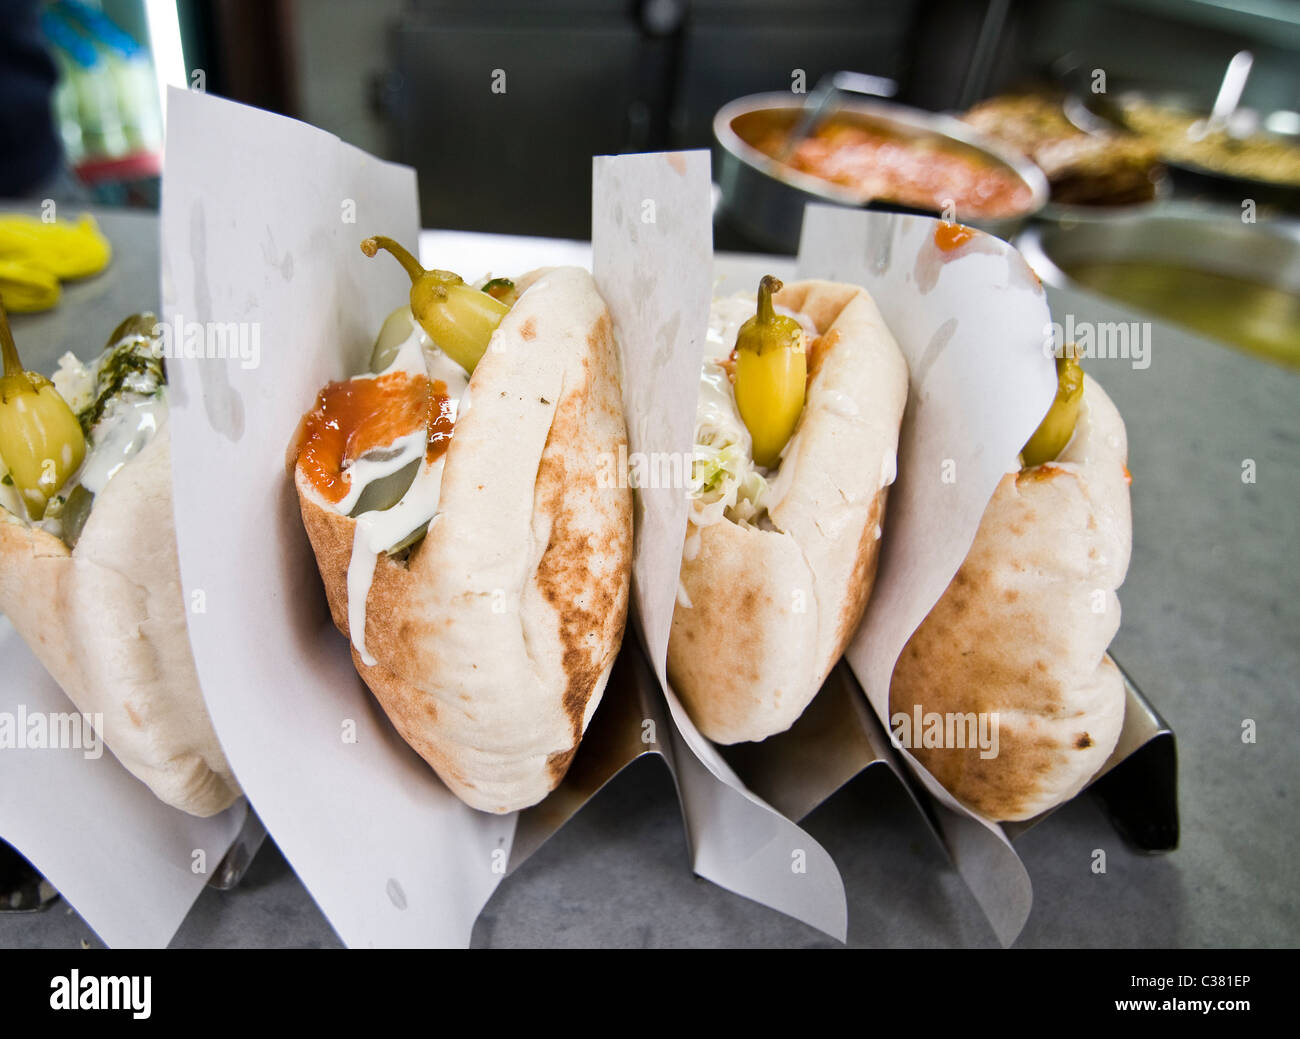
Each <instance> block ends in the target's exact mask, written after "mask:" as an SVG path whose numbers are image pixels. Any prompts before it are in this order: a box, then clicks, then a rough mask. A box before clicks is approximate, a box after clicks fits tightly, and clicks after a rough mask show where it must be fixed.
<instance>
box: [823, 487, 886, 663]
mask: <svg viewBox="0 0 1300 1039" xmlns="http://www.w3.org/2000/svg"><path fill="white" fill-rule="evenodd" d="M887 493H888V492H887V490H886V488H884V487H882V488H881V489H880V490H879V491H878V492H877V493H876V498H875V501H873V502H872V503H871V512H870V513H869V514H868V516H867V521H866V523H864V524H863V525H862V534H861V536H860V537H859V538H858V552H857V555H856V557H854V560H853V576H852V578H851V581H850V584H849V587H850V589H851V593H850V595H849V597H848V599H847V600H846V601H845V603H844V609H843V611H842V612H841V613H840V618H839V630H838V631H837V632H836V635H835V640H836V644H837V646H836V650H835V655H836V656H837V657H838V656H839V655H840V654H841V653H842V652H844V648H845V646H847V645H848V644H849V639H851V638H852V637H853V633H854V632H855V631H856V630H857V628H858V624H859V622H860V621H861V620H862V614H863V612H864V611H865V610H866V608H867V600H868V599H869V598H870V596H871V586H872V584H873V583H874V582H875V579H876V566H877V564H878V563H879V562H880V539H879V538H877V537H876V527H877V526H883V522H884V521H883V516H884V510H885V498H886V495H887Z"/></svg>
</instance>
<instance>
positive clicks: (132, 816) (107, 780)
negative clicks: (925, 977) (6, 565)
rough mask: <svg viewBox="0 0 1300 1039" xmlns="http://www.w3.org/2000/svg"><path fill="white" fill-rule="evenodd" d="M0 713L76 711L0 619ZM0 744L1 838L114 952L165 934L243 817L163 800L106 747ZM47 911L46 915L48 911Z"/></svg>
mask: <svg viewBox="0 0 1300 1039" xmlns="http://www.w3.org/2000/svg"><path fill="white" fill-rule="evenodd" d="M0 659H3V660H4V662H5V664H4V677H3V678H2V679H0V712H4V713H6V714H9V715H11V716H14V717H15V718H16V717H17V715H18V712H19V709H20V708H26V711H27V714H28V716H29V717H30V716H31V715H33V714H36V713H37V712H40V713H42V714H47V715H48V714H64V713H75V712H76V711H77V708H76V706H75V705H74V704H73V703H72V701H71V700H69V699H68V697H67V696H66V695H65V694H64V692H63V690H62V689H60V688H59V686H58V684H57V683H56V682H55V681H54V679H52V678H51V677H50V676H49V674H48V673H47V672H46V671H45V668H43V667H42V666H41V664H40V662H39V661H38V660H37V659H36V658H35V657H34V656H33V655H32V653H31V651H30V650H29V649H28V648H27V645H26V644H25V643H24V642H23V640H22V639H21V638H19V636H18V633H17V632H16V631H14V629H13V627H12V625H10V623H9V621H8V620H6V619H5V618H4V617H3V616H0ZM100 746H101V748H102V750H103V753H102V754H101V755H100V756H99V757H98V758H87V757H86V756H85V755H84V754H83V753H82V751H81V750H78V749H75V748H60V749H16V748H14V747H7V748H3V749H0V837H3V838H4V839H5V840H6V841H8V842H9V843H10V844H12V845H13V846H14V847H15V848H17V849H18V850H19V851H20V852H22V853H23V855H25V856H26V857H27V859H28V861H30V862H31V864H32V865H33V866H35V867H36V869H38V870H39V871H40V872H41V874H42V875H44V876H45V877H46V878H47V879H48V880H49V881H50V883H51V884H53V885H54V886H55V888H57V889H58V891H59V893H60V894H61V895H62V896H63V897H64V899H66V900H67V902H68V904H69V905H71V906H73V907H74V908H75V909H76V910H77V912H78V913H80V914H81V918H82V919H83V920H85V921H86V923H87V924H88V925H89V926H90V927H91V929H92V930H93V931H94V932H95V933H96V934H97V935H98V936H99V937H100V939H101V940H103V942H104V944H106V945H108V946H111V947H113V948H159V947H162V946H165V945H166V944H167V943H168V942H170V941H171V939H172V937H173V936H174V935H175V934H176V931H177V929H178V928H179V927H180V925H181V922H182V921H183V920H184V919H185V916H186V914H187V913H189V911H190V907H191V906H193V904H194V901H195V899H197V898H198V897H199V895H200V894H201V893H202V891H203V888H204V886H205V885H206V884H207V883H208V881H209V880H211V879H212V877H213V874H214V871H215V870H216V869H217V867H218V864H219V863H221V861H222V858H223V857H224V856H225V854H226V852H227V850H228V849H229V848H230V846H231V844H232V842H233V841H234V840H235V838H236V836H237V835H238V834H239V832H240V828H241V826H243V824H244V822H245V819H246V818H247V817H248V815H249V811H248V802H247V801H245V800H244V799H243V798H240V799H239V800H237V801H236V802H235V803H234V804H233V805H231V806H230V807H229V808H227V809H226V810H225V811H224V812H221V813H220V814H218V815H215V816H212V817H211V818H208V819H199V818H196V817H195V816H192V815H187V814H186V813H185V812H182V811H180V810H178V809H176V808H172V807H170V806H169V805H166V804H163V802H161V801H159V800H158V798H156V797H155V796H154V795H153V793H152V791H150V789H149V788H148V787H147V786H145V785H144V784H143V783H142V782H140V780H138V779H136V778H135V776H133V775H131V773H130V772H128V771H127V770H126V769H125V768H124V767H123V766H122V765H121V763H120V762H119V761H118V760H117V759H116V758H115V757H113V754H112V752H111V751H109V750H108V748H107V747H103V745H102V744H101V745H100ZM58 911H59V910H58V909H57V908H51V909H49V910H47V912H58Z"/></svg>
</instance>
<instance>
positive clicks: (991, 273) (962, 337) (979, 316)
mask: <svg viewBox="0 0 1300 1039" xmlns="http://www.w3.org/2000/svg"><path fill="white" fill-rule="evenodd" d="M938 227H939V222H938V221H937V220H934V219H932V218H929V217H920V216H905V215H897V214H888V213H878V212H868V211H846V210H844V209H839V208H836V207H829V206H812V207H809V209H808V210H807V213H806V215H805V220H804V231H803V238H802V241H801V243H800V251H799V263H798V267H799V276H800V277H820V278H829V279H832V280H837V281H848V282H853V283H855V284H860V285H862V286H864V287H865V288H866V289H867V290H868V291H869V292H870V293H871V295H872V297H873V298H874V299H875V300H876V303H877V305H878V306H879V307H880V311H881V314H882V315H883V317H884V318H885V322H886V324H888V326H889V328H890V330H891V331H892V332H893V334H894V337H895V338H896V339H897V340H898V344H899V347H900V348H901V349H902V351H903V354H904V356H905V357H906V358H907V362H908V367H909V370H910V372H911V386H910V388H909V394H908V406H907V410H906V413H905V416H904V419H903V425H902V429H901V433H900V440H899V459H898V470H899V478H898V481H897V483H896V484H895V486H894V488H893V489H892V492H891V494H890V498H889V504H888V508H887V512H886V516H885V525H884V526H885V537H884V542H883V545H882V551H881V559H880V567H879V571H878V574H877V577H876V583H875V587H874V589H873V591H872V595H871V599H870V601H869V603H868V605H867V611H866V614H865V616H864V619H863V623H862V625H861V627H860V628H859V630H858V632H857V634H856V635H855V636H854V638H853V641H852V642H851V643H850V645H849V647H848V649H847V651H846V654H845V658H846V660H847V662H848V664H849V665H850V667H851V668H852V670H853V672H854V674H855V675H856V677H857V679H858V681H859V682H860V683H861V686H862V688H863V690H864V691H865V693H866V697H867V700H868V701H869V703H870V705H871V707H872V708H873V709H874V711H875V713H876V716H877V718H878V720H879V722H880V724H881V726H883V727H884V728H885V729H886V730H887V729H888V727H889V687H890V678H891V676H892V674H893V669H894V664H895V663H896V661H897V660H898V657H899V655H900V654H901V653H902V650H903V647H904V646H905V645H906V643H907V641H908V639H909V638H910V637H911V636H912V634H913V632H914V631H915V630H916V628H917V627H918V626H919V625H920V624H921V622H922V621H923V620H924V619H925V617H926V615H927V614H928V613H929V611H930V609H931V608H932V607H933V606H934V604H935V603H936V602H937V601H938V600H939V598H940V597H941V596H942V594H943V592H944V591H945V589H946V588H947V587H948V584H949V582H950V581H951V580H952V578H953V576H954V575H955V574H956V572H957V570H958V568H959V567H960V566H961V563H962V561H963V560H964V559H965V556H966V553H967V552H968V551H969V549H970V546H971V544H972V543H973V542H974V539H975V534H976V531H977V530H978V528H979V524H980V520H981V518H982V517H983V514H984V509H985V507H986V506H987V504H988V501H989V499H990V498H991V497H992V494H993V491H994V488H995V487H996V486H997V483H998V481H999V480H1000V479H1001V478H1002V476H1003V475H1004V473H1006V472H1008V471H1010V470H1012V469H1014V468H1015V467H1016V466H1017V465H1018V460H1017V456H1018V454H1019V451H1020V448H1021V446H1022V445H1023V444H1024V443H1025V441H1026V440H1028V439H1029V436H1030V434H1031V433H1032V432H1033V431H1034V429H1035V428H1037V426H1038V423H1039V421H1040V420H1041V419H1042V416H1043V414H1044V413H1045V412H1046V411H1047V409H1048V407H1049V406H1050V404H1051V402H1052V399H1053V397H1054V395H1055V391H1056V372H1055V365H1054V363H1053V360H1052V358H1051V356H1050V355H1049V354H1048V353H1047V352H1046V351H1045V350H1044V342H1045V337H1046V335H1047V332H1048V331H1049V329H1050V320H1051V318H1050V314H1049V311H1048V307H1047V301H1046V297H1045V295H1044V293H1043V289H1042V285H1041V284H1040V283H1039V281H1038V279H1037V278H1036V277H1035V276H1034V274H1033V273H1032V271H1030V269H1029V267H1028V265H1027V264H1026V263H1025V261H1024V259H1023V258H1022V257H1021V256H1020V254H1019V253H1018V252H1017V251H1016V250H1015V249H1014V248H1012V247H1011V246H1010V245H1008V244H1007V243H1005V242H1003V241H1000V240H999V239H996V238H993V237H991V236H988V235H984V234H979V233H977V234H976V236H975V238H974V239H972V240H970V241H968V242H967V243H965V244H963V245H961V246H959V247H958V248H956V249H952V250H944V249H941V248H940V247H939V246H938V243H937V241H936V237H935V234H936V230H937V229H938ZM945 468H947V469H948V471H952V472H955V474H957V478H956V479H955V480H952V481H950V482H945V481H943V480H941V479H939V478H938V477H937V474H939V473H941V472H943V471H944V470H945ZM1129 713H1130V714H1132V713H1133V712H1129ZM1121 742H1123V741H1121ZM895 752H896V753H897V754H898V755H900V756H901V757H902V758H903V759H904V760H905V761H906V762H907V764H908V766H909V768H910V769H911V771H912V772H913V774H914V775H915V776H916V777H917V778H918V779H919V780H920V782H921V784H922V785H923V787H924V788H925V789H926V790H927V791H928V792H929V793H930V795H931V796H932V797H933V799H934V801H935V802H936V804H937V809H936V821H937V823H938V826H939V828H940V830H941V831H942V833H943V837H944V841H945V844H946V845H947V846H948V849H949V851H950V852H951V854H952V856H953V859H954V862H955V864H956V866H957V868H958V870H959V871H960V872H961V874H962V876H963V877H964V879H965V880H966V882H967V884H968V885H969V887H970V888H971V890H972V892H973V893H974V894H975V896H976V898H977V899H978V901H979V902H980V904H981V906H982V907H983V909H984V910H985V912H986V914H987V915H988V917H989V920H990V922H991V924H992V925H993V928H994V931H995V932H996V933H997V935H998V937H999V939H1000V940H1001V941H1002V942H1004V943H1006V944H1009V943H1010V942H1011V941H1013V940H1014V938H1015V936H1016V935H1017V934H1019V932H1020V930H1021V929H1022V927H1023V926H1024V922H1025V920H1026V919H1027V917H1028V914H1029V909H1030V906H1031V904H1032V889H1031V886H1030V881H1029V877H1028V874H1027V873H1026V871H1025V869H1024V866H1023V865H1022V863H1021V862H1020V859H1019V857H1018V856H1017V855H1016V853H1015V851H1014V849H1013V848H1012V846H1011V842H1010V838H1009V835H1008V833H1007V831H1006V830H1004V828H1003V827H1002V826H1000V825H999V824H997V823H996V822H993V821H991V820H988V819H986V818H983V817H981V816H979V815H977V814H975V813H972V812H971V811H969V810H968V809H967V808H965V807H964V806H963V805H961V804H960V803H958V802H957V801H956V800H955V799H954V798H953V797H952V796H951V795H950V794H949V793H948V792H947V791H946V790H945V789H944V788H943V787H942V786H941V785H940V784H939V783H937V782H936V781H935V780H934V779H933V777H932V776H931V775H930V774H929V772H928V771H926V769H925V768H924V767H923V766H921V765H920V763H919V762H918V761H917V760H916V759H915V758H914V757H913V756H912V755H911V753H910V752H909V751H908V750H906V749H904V748H901V747H898V748H895ZM827 778H828V779H830V780H832V781H833V779H834V777H833V776H828V777H827ZM809 781H811V782H815V780H808V779H805V782H809Z"/></svg>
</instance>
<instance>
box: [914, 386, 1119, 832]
mask: <svg viewBox="0 0 1300 1039" xmlns="http://www.w3.org/2000/svg"><path fill="white" fill-rule="evenodd" d="M1127 457H1128V445H1127V440H1126V437H1125V431H1124V421H1123V419H1121V418H1120V415H1119V412H1118V411H1117V410H1116V409H1115V405H1114V404H1112V403H1111V401H1110V398H1109V397H1107V396H1106V394H1105V392H1104V391H1103V390H1102V388H1101V387H1100V386H1098V385H1097V383H1096V382H1094V381H1093V380H1092V379H1091V378H1088V377H1086V376H1085V378H1084V392H1083V405H1082V409H1081V413H1080V416H1079V420H1078V424H1077V425H1076V427H1075V433H1074V437H1073V438H1072V439H1071V441H1070V443H1069V444H1068V445H1067V446H1066V449H1065V450H1064V451H1063V452H1062V453H1061V455H1060V457H1059V458H1058V459H1057V460H1056V461H1055V462H1050V463H1047V464H1045V465H1042V466H1038V467H1036V468H1033V469H1027V470H1024V471H1021V472H1019V473H1011V474H1008V475H1007V476H1004V477H1003V478H1002V481H1001V482H1000V483H999V484H998V486H997V489H996V490H995V491H994V493H993V497H992V499H991V500H990V501H989V504H988V507H987V508H986V509H985V511H984V517H983V519H982V521H981V522H980V527H979V531H978V533H977V534H976V535H975V541H974V543H973V544H972V545H971V549H970V552H969V554H968V555H967V557H966V560H965V562H964V563H963V564H962V567H961V569H960V570H958V571H957V575H956V576H955V577H954V578H953V580H952V583H951V584H950V585H949V586H948V589H947V591H945V592H944V594H943V597H942V598H941V599H940V600H939V602H938V603H937V604H936V605H935V607H934V609H933V610H931V611H930V614H929V616H927V617H926V619H925V621H924V622H923V623H922V624H921V626H920V627H919V628H918V629H917V630H916V632H915V633H914V634H913V635H912V638H911V640H910V641H909V642H908V644H907V646H906V647H905V648H904V650H903V654H902V656H901V657H900V658H899V661H898V664H897V666H896V667H895V669H894V675H893V680H892V684H891V686H890V708H889V709H890V713H891V716H892V715H894V714H895V713H896V712H902V713H905V714H907V715H908V716H909V717H915V710H916V708H917V707H920V709H921V711H922V715H923V716H924V714H925V713H928V712H936V713H938V714H940V715H946V714H949V713H961V714H967V713H969V712H974V713H975V714H976V715H979V714H985V715H989V716H991V715H993V714H996V715H997V717H998V744H997V756H996V757H989V758H982V757H981V756H980V750H979V748H978V747H975V748H924V747H919V746H915V744H917V743H919V740H918V739H917V737H916V736H915V734H914V735H913V741H912V742H913V744H914V746H913V748H912V753H913V754H915V755H916V757H917V758H918V759H919V760H920V761H921V763H922V764H923V765H924V766H925V767H926V768H927V769H929V771H930V772H931V774H933V775H934V777H935V779H937V780H938V781H939V782H940V783H942V784H943V785H944V787H946V788H947V789H948V791H949V792H950V793H952V795H953V796H954V797H956V798H957V799H958V800H959V801H961V802H962V803H963V804H965V805H966V806H967V807H969V808H970V809H972V810H973V811H976V812H979V813H980V814H982V815H984V816H986V817H988V818H990V819H996V820H1013V819H1029V818H1032V817H1033V816H1035V815H1038V814H1039V813H1040V812H1044V811H1046V810H1047V809H1048V808H1051V807H1053V806H1054V805H1058V804H1060V803H1061V802H1063V801H1066V800H1068V799H1069V798H1071V797H1073V796H1074V795H1075V794H1077V793H1078V792H1079V791H1080V790H1081V789H1082V788H1083V787H1084V785H1085V784H1086V783H1087V782H1088V780H1089V779H1091V778H1092V777H1093V776H1094V775H1095V774H1096V772H1097V770H1098V769H1100V768H1101V766H1102V765H1103V764H1104V763H1105V761H1106V759H1107V758H1108V757H1109V756H1110V753H1111V751H1112V750H1114V748H1115V743H1116V741H1117V740H1118V738H1119V732H1120V728H1121V727H1122V725H1123V722H1124V683H1123V679H1122V678H1121V677H1120V673H1119V670H1118V669H1117V668H1116V667H1115V665H1114V663H1112V662H1111V660H1110V658H1109V657H1107V656H1106V655H1105V653H1106V647H1107V646H1108V645H1110V640H1111V639H1112V638H1113V637H1114V636H1115V632H1116V631H1117V630H1119V620H1120V607H1119V599H1118V598H1117V596H1116V595H1115V590H1116V589H1117V588H1118V587H1119V586H1120V584H1121V583H1122V582H1123V580H1124V574H1125V572H1126V571H1127V570H1128V561H1129V551H1130V548H1131V545H1132V520H1131V518H1130V514H1129V490H1128V481H1127V470H1126V468H1125V464H1126V461H1127Z"/></svg>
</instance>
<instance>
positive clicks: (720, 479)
mask: <svg viewBox="0 0 1300 1039" xmlns="http://www.w3.org/2000/svg"><path fill="white" fill-rule="evenodd" d="M754 310H755V302H754V297H753V296H744V295H738V296H730V297H727V298H724V299H715V300H714V301H713V305H712V307H711V309H710V311H709V330H708V334H707V336H706V341H707V343H708V345H709V347H710V349H712V350H714V351H716V352H717V354H718V355H720V356H722V357H726V356H727V355H729V354H730V353H731V351H732V349H733V348H734V347H735V345H736V336H737V333H739V331H740V326H741V325H742V324H744V322H746V321H747V320H749V318H751V317H753V316H754ZM776 310H777V312H778V313H781V314H786V315H788V316H790V317H793V318H795V320H797V321H798V322H799V323H800V324H801V325H802V326H803V327H804V330H805V332H806V334H807V335H808V337H809V340H811V339H812V338H813V337H814V336H815V335H816V334H817V330H816V327H815V326H814V325H813V323H812V321H811V320H809V319H808V317H807V316H806V315H804V314H798V313H795V312H794V311H792V310H788V309H787V308H785V307H777V308H776ZM775 475H776V471H774V470H768V469H764V468H762V467H761V466H757V465H755V464H754V461H753V441H752V439H751V438H750V435H749V430H748V429H746V428H745V423H744V422H743V421H742V420H741V418H740V410H739V409H738V408H737V407H736V394H735V391H734V390H733V389H732V387H731V379H730V378H729V377H728V375H727V372H726V369H725V368H723V367H722V365H721V364H720V363H719V362H718V361H705V362H704V365H703V368H702V369H701V372H700V397H699V404H698V406H697V409H696V414H695V454H694V458H693V460H692V463H691V485H690V488H689V493H690V496H691V499H692V508H691V515H690V519H691V522H692V523H693V524H695V526H697V527H707V526H709V525H711V524H713V523H717V522H718V521H719V520H722V519H727V520H729V521H731V522H732V523H738V524H740V525H741V526H742V527H750V526H753V527H757V526H761V525H763V524H764V523H766V522H768V521H767V519H766V513H767V502H768V500H769V499H770V493H769V491H770V489H771V484H770V482H769V481H770V480H771V479H773V478H775Z"/></svg>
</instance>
